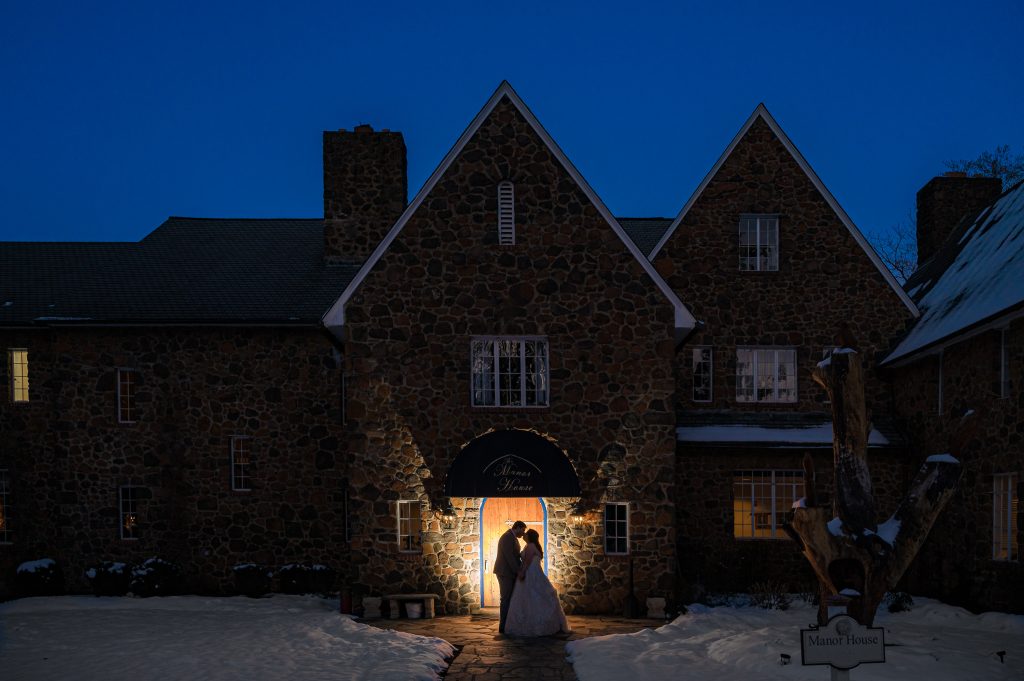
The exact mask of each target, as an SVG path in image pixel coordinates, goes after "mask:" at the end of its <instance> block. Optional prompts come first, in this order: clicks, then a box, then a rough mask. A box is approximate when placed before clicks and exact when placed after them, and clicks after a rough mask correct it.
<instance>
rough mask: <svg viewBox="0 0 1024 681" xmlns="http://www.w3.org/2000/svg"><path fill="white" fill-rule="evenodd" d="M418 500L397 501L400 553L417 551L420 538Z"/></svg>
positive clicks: (418, 550)
mask: <svg viewBox="0 0 1024 681" xmlns="http://www.w3.org/2000/svg"><path fill="white" fill-rule="evenodd" d="M421 530H422V527H421V524H420V502H418V501H399V502H398V550H399V551H401V552H402V553H419V552H420V550H421V548H420V546H421V542H422V538H421V536H420V532H421Z"/></svg>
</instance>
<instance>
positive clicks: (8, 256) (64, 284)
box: [0, 217, 359, 326]
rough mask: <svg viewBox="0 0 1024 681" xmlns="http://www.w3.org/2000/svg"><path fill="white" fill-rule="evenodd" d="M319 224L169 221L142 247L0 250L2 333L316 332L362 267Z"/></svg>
mask: <svg viewBox="0 0 1024 681" xmlns="http://www.w3.org/2000/svg"><path fill="white" fill-rule="evenodd" d="M322 258H323V220H321V219H244V220H239V219H204V218H178V217H172V218H169V219H168V220H167V221H166V222H164V223H163V224H162V225H160V227H158V228H157V229H156V230H154V231H153V232H152V233H150V234H149V235H148V236H146V237H145V238H144V239H143V240H142V241H139V242H138V243H33V242H0V272H2V273H3V276H2V277H0V325H7V326H11V325H26V324H63V323H68V324H90V323H143V324H145V323H185V324H192V323H194V324H211V323H228V324H273V325H310V324H319V323H320V319H321V317H322V316H323V315H324V313H326V312H327V310H328V308H330V306H331V305H332V304H333V303H334V301H335V300H336V299H337V298H338V296H340V295H341V293H342V291H343V290H344V289H345V287H346V286H347V285H348V283H349V282H350V281H351V280H352V278H353V277H354V276H355V273H356V271H357V270H358V267H359V263H358V262H351V263H347V264H342V265H325V264H324V263H323V259H322Z"/></svg>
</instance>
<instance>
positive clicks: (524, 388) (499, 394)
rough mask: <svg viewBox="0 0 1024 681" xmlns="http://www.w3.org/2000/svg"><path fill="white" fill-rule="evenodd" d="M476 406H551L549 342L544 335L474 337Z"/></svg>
mask: <svg viewBox="0 0 1024 681" xmlns="http://www.w3.org/2000/svg"><path fill="white" fill-rule="evenodd" d="M471 348H472V349H471V355H472V359H471V364H472V372H471V373H472V386H471V393H472V398H471V399H472V404H473V406H474V407H546V406H548V399H549V395H548V380H549V373H548V342H547V339H544V338H530V337H526V338H474V339H473V340H472V342H471Z"/></svg>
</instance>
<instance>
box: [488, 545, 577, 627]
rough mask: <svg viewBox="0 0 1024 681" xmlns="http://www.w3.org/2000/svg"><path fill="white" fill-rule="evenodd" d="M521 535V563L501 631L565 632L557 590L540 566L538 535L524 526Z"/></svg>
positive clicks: (566, 622) (566, 621)
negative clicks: (503, 628) (522, 539)
mask: <svg viewBox="0 0 1024 681" xmlns="http://www.w3.org/2000/svg"><path fill="white" fill-rule="evenodd" d="M525 538H526V548H525V549H523V564H522V567H520V568H519V579H518V581H517V582H516V588H515V590H514V591H513V592H512V602H511V603H510V604H509V607H508V619H507V620H506V621H505V633H506V634H510V635H512V636H550V635H551V634H557V633H559V632H563V633H569V632H570V631H572V630H571V629H570V628H569V622H568V620H566V619H565V612H563V611H562V604H561V603H559V602H558V592H556V591H555V587H553V586H552V585H551V582H550V581H549V580H548V576H547V575H546V574H544V570H542V569H541V566H540V564H541V561H542V560H543V559H544V549H542V548H541V547H540V535H538V534H537V531H536V530H527V531H526V537H525Z"/></svg>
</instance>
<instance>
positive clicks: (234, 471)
mask: <svg viewBox="0 0 1024 681" xmlns="http://www.w3.org/2000/svg"><path fill="white" fill-rule="evenodd" d="M243 440H244V441H245V444H246V446H247V447H248V445H249V443H250V442H251V438H250V437H249V436H248V435H232V436H231V491H232V492H251V491H252V473H251V472H250V471H249V470H241V471H239V470H238V468H242V467H245V468H246V469H248V468H251V467H252V449H251V448H250V449H248V450H247V453H248V454H249V460H248V461H247V462H246V463H243V464H239V463H237V462H236V461H235V455H236V454H237V453H238V448H237V446H236V445H237V444H238V443H239V442H241V441H243ZM242 478H244V479H245V481H248V482H247V483H245V484H246V485H247V486H245V487H242V486H240V485H239V484H238V483H239V481H240V480H241V479H242Z"/></svg>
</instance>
